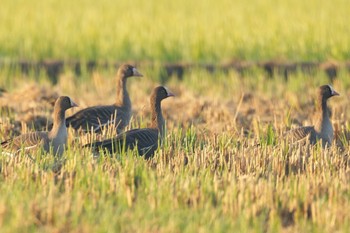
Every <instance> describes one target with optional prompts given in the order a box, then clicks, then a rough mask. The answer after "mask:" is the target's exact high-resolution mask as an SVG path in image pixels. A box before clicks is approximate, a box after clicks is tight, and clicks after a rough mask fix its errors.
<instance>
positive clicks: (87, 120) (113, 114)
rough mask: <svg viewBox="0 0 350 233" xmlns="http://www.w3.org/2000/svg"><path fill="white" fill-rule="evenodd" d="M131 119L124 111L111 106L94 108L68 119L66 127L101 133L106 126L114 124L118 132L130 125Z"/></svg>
mask: <svg viewBox="0 0 350 233" xmlns="http://www.w3.org/2000/svg"><path fill="white" fill-rule="evenodd" d="M129 121H130V117H128V116H127V114H126V113H125V111H123V110H122V109H120V108H118V107H116V106H113V105H110V106H107V105H106V106H94V107H89V108H86V109H82V110H80V111H79V112H77V113H75V114H74V115H72V116H70V117H68V118H67V119H66V125H67V127H68V126H71V127H73V128H74V129H76V130H78V129H79V128H81V129H83V130H85V131H89V130H90V129H91V128H93V130H94V131H95V132H100V131H101V128H102V127H103V126H106V125H110V124H114V125H116V126H118V127H117V128H118V130H119V129H120V130H122V129H123V128H124V127H125V126H126V125H128V124H129Z"/></svg>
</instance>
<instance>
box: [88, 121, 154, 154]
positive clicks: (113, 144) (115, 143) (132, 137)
mask: <svg viewBox="0 0 350 233" xmlns="http://www.w3.org/2000/svg"><path fill="white" fill-rule="evenodd" d="M85 146H91V147H92V148H93V150H94V151H95V152H98V151H99V150H100V149H103V150H107V151H109V152H110V153H114V152H119V151H121V150H125V149H131V150H132V149H134V148H135V147H136V148H137V150H138V153H139V155H143V156H145V157H146V158H149V157H151V156H152V155H153V153H154V151H155V150H156V149H157V148H158V130H157V129H151V128H145V129H133V130H130V131H127V132H125V133H122V134H119V135H118V136H117V137H115V138H112V139H107V140H104V141H98V142H94V143H92V144H88V145H85Z"/></svg>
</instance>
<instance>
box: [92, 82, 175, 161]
mask: <svg viewBox="0 0 350 233" xmlns="http://www.w3.org/2000/svg"><path fill="white" fill-rule="evenodd" d="M170 96H174V95H173V94H172V93H171V92H169V90H167V89H166V88H165V87H163V86H159V87H157V88H155V89H154V90H153V92H152V95H151V110H152V123H151V126H150V128H143V129H133V130H129V131H126V132H124V133H121V134H119V135H118V136H116V137H115V138H112V139H107V140H104V141H97V142H93V143H92V144H87V145H85V147H92V150H93V153H94V155H97V154H98V153H99V150H106V151H108V152H109V153H115V152H117V153H118V152H120V151H122V150H126V149H131V150H133V149H135V148H137V151H138V153H139V155H141V156H144V157H145V158H150V157H152V156H153V154H154V151H155V150H156V149H157V148H158V146H159V142H161V141H162V139H163V137H164V127H165V123H164V119H163V115H162V110H161V101H162V100H163V99H165V98H168V97H170Z"/></svg>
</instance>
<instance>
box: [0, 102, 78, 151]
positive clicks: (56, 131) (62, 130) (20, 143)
mask: <svg viewBox="0 0 350 233" xmlns="http://www.w3.org/2000/svg"><path fill="white" fill-rule="evenodd" d="M76 106H78V105H77V104H76V103H74V102H73V101H72V99H71V98H69V97H68V96H61V97H59V98H58V99H57V100H56V102H55V105H54V110H53V126H52V129H51V130H50V131H48V132H47V131H37V132H32V133H27V134H22V135H19V136H17V137H14V138H12V139H9V140H6V141H4V142H2V143H1V147H2V152H3V154H7V155H10V156H15V155H17V154H19V153H20V152H21V151H22V150H23V151H25V152H26V153H31V152H33V151H36V150H38V149H43V150H44V151H45V152H49V151H50V149H52V151H53V153H54V155H58V156H61V155H62V154H63V152H64V149H65V145H66V143H67V127H66V122H65V112H66V110H67V109H70V108H72V107H76Z"/></svg>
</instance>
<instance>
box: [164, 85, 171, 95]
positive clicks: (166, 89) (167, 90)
mask: <svg viewBox="0 0 350 233" xmlns="http://www.w3.org/2000/svg"><path fill="white" fill-rule="evenodd" d="M163 87H164V89H165V91H166V93H167V95H168V94H169V93H170V91H169V89H168V88H167V87H165V86H163Z"/></svg>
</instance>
